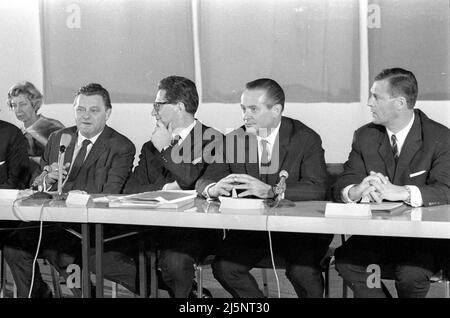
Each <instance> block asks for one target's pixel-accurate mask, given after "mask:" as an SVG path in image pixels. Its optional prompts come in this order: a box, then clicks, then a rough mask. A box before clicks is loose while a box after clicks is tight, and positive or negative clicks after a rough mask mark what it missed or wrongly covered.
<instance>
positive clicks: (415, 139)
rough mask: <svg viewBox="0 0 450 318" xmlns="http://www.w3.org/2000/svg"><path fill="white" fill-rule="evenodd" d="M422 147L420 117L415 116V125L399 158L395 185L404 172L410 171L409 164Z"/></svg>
mask: <svg viewBox="0 0 450 318" xmlns="http://www.w3.org/2000/svg"><path fill="white" fill-rule="evenodd" d="M421 147H422V125H421V123H420V118H419V116H417V114H416V116H415V119H414V123H413V125H412V127H411V130H410V131H409V133H408V135H407V136H406V139H405V143H404V144H403V146H402V150H401V152H400V157H399V158H398V164H397V170H396V171H395V176H394V179H393V180H394V183H395V182H396V181H397V179H398V178H400V177H401V175H402V174H403V172H404V171H405V170H406V169H408V167H409V164H410V163H411V161H412V159H413V158H414V156H415V154H416V153H417V151H419V149H420V148H421Z"/></svg>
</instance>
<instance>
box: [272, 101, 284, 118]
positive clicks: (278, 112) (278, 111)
mask: <svg viewBox="0 0 450 318" xmlns="http://www.w3.org/2000/svg"><path fill="white" fill-rule="evenodd" d="M282 111H283V107H282V106H281V104H275V105H273V106H272V112H274V113H275V115H277V116H278V115H281V112H282Z"/></svg>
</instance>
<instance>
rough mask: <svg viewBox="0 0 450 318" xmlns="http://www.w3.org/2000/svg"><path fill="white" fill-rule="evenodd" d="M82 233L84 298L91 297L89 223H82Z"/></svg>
mask: <svg viewBox="0 0 450 318" xmlns="http://www.w3.org/2000/svg"><path fill="white" fill-rule="evenodd" d="M81 235H82V239H81V242H82V246H81V256H82V265H83V267H82V270H81V273H82V285H81V287H82V294H83V298H91V279H90V273H91V272H90V270H89V249H90V237H89V224H87V223H83V224H81Z"/></svg>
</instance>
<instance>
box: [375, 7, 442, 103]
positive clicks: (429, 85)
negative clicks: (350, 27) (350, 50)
mask: <svg viewBox="0 0 450 318" xmlns="http://www.w3.org/2000/svg"><path fill="white" fill-rule="evenodd" d="M369 3H370V4H373V5H375V6H377V7H374V10H378V8H379V10H380V18H379V21H376V23H375V27H373V28H369V33H368V36H369V38H368V40H369V75H370V81H371V82H372V79H373V78H374V77H375V76H376V75H377V74H378V73H379V72H380V71H381V70H382V69H384V68H387V67H394V66H398V67H402V68H406V69H408V70H410V71H412V72H413V73H414V74H415V75H416V77H417V81H418V83H419V99H421V100H449V99H450V89H449V87H450V82H449V72H450V68H449V59H450V56H449V49H450V16H449V12H450V1H449V0H403V1H400V0H395V1H394V0H372V1H370V2H369ZM369 11H370V10H369ZM371 13H373V14H376V13H375V12H374V11H372V12H371ZM374 19H376V17H374Z"/></svg>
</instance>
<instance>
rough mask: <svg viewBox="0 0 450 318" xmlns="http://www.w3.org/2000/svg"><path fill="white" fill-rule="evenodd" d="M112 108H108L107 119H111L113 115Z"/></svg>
mask: <svg viewBox="0 0 450 318" xmlns="http://www.w3.org/2000/svg"><path fill="white" fill-rule="evenodd" d="M111 113H112V108H106V120H108V119H109V116H111Z"/></svg>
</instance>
